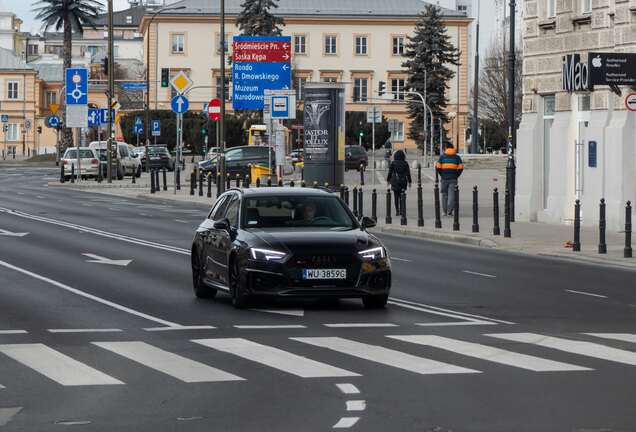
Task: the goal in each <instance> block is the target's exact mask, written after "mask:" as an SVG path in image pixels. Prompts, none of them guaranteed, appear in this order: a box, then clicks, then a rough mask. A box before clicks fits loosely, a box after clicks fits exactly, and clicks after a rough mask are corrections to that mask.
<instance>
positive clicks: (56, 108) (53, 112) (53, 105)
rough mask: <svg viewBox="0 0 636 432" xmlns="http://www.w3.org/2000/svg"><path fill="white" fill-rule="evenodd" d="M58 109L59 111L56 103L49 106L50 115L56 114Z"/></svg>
mask: <svg viewBox="0 0 636 432" xmlns="http://www.w3.org/2000/svg"><path fill="white" fill-rule="evenodd" d="M59 109H60V106H59V105H58V104H56V103H52V104H49V110H51V114H53V115H55V114H57V112H58V110H59Z"/></svg>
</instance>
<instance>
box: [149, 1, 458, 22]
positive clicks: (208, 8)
mask: <svg viewBox="0 0 636 432" xmlns="http://www.w3.org/2000/svg"><path fill="white" fill-rule="evenodd" d="M243 2H244V0H226V2H225V13H226V14H227V15H230V16H231V15H238V14H239V12H240V11H241V10H242V7H241V4H242V3H243ZM427 4H430V3H427V2H425V1H422V0H346V1H343V0H280V1H279V3H278V8H277V9H276V10H275V11H274V13H275V14H276V15H280V16H283V17H292V16H299V17H300V16H312V17H315V16H334V17H361V16H365V17H374V18H381V17H414V16H417V15H418V14H419V13H420V12H422V11H423V10H424V7H425V6H426V5H427ZM177 6H185V9H181V10H175V11H168V12H164V13H162V14H161V15H170V16H178V15H218V14H219V2H210V0H181V1H180V2H177V3H173V4H171V5H170V7H177ZM440 9H441V15H442V16H445V17H457V18H467V16H466V12H465V11H456V10H452V9H445V8H440Z"/></svg>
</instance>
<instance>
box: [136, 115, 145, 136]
mask: <svg viewBox="0 0 636 432" xmlns="http://www.w3.org/2000/svg"><path fill="white" fill-rule="evenodd" d="M134 132H135V135H141V134H142V133H143V132H144V122H143V121H142V120H141V116H137V117H135V127H134Z"/></svg>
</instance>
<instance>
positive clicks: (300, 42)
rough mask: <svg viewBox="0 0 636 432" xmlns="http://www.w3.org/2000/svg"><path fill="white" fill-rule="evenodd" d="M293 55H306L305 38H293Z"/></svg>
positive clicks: (298, 36) (301, 36) (304, 36)
mask: <svg viewBox="0 0 636 432" xmlns="http://www.w3.org/2000/svg"><path fill="white" fill-rule="evenodd" d="M294 54H307V36H306V35H295V36H294Z"/></svg>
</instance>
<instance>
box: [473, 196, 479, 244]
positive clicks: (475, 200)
mask: <svg viewBox="0 0 636 432" xmlns="http://www.w3.org/2000/svg"><path fill="white" fill-rule="evenodd" d="M478 200H479V192H478V190H477V186H474V187H473V232H474V233H478V232H479V204H478Z"/></svg>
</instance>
